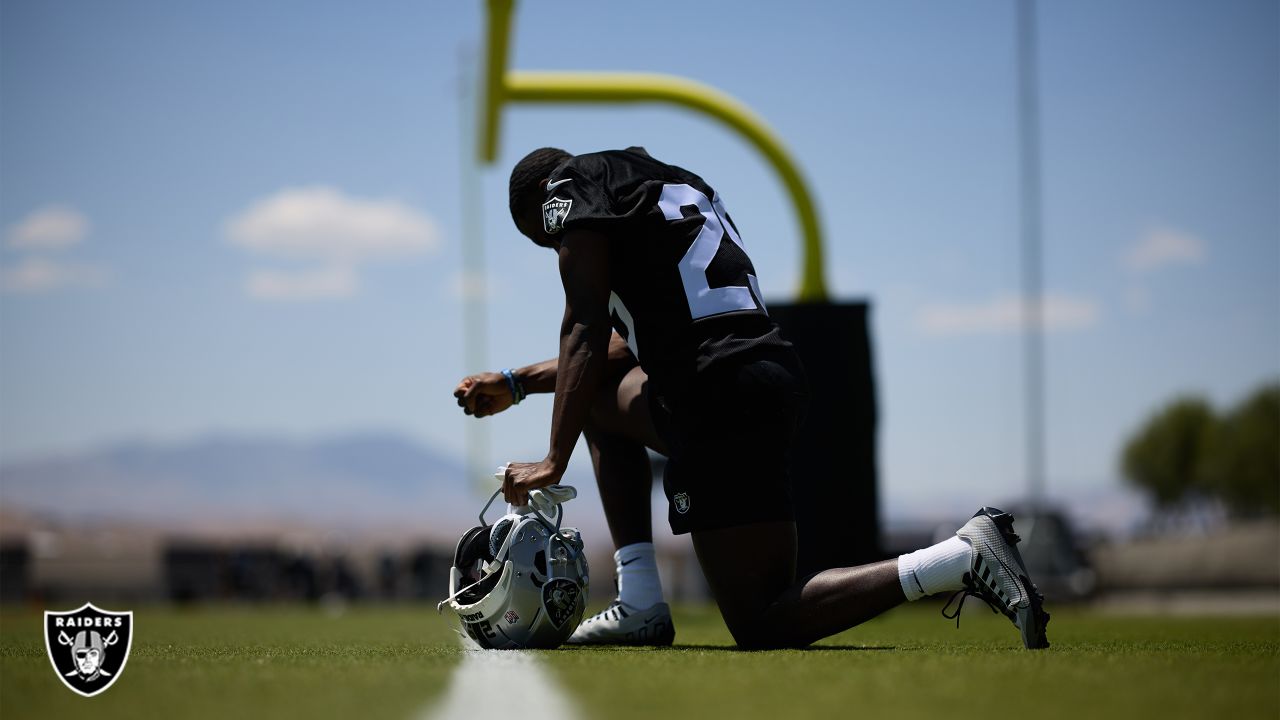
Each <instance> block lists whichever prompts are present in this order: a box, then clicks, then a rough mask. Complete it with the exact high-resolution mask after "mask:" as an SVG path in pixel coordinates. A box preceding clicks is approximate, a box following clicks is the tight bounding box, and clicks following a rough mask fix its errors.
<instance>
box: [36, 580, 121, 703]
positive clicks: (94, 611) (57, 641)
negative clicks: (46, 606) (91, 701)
mask: <svg viewBox="0 0 1280 720" xmlns="http://www.w3.org/2000/svg"><path fill="white" fill-rule="evenodd" d="M44 646H45V650H47V651H48V653H49V662H51V663H53V670H54V672H56V673H57V674H58V679H59V680H61V681H62V684H64V685H66V686H67V687H69V688H71V690H73V691H74V692H77V693H79V694H81V695H83V696H85V697H93V696H94V695H97V694H98V693H100V692H102V691H104V690H106V689H107V688H109V687H111V686H112V685H113V684H114V683H115V681H116V680H119V679H120V673H122V672H124V665H125V663H126V662H128V660H129V649H130V648H132V647H133V612H131V611H129V612H112V611H110V610H102V609H99V608H96V607H94V606H93V604H92V603H85V604H84V605H83V606H82V607H80V608H79V609H77V610H68V611H66V612H48V611H46V612H45V614H44Z"/></svg>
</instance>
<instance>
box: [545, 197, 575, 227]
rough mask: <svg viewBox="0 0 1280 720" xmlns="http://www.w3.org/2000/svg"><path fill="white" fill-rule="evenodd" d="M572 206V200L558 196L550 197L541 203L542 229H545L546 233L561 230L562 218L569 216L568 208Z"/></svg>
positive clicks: (562, 225)
mask: <svg viewBox="0 0 1280 720" xmlns="http://www.w3.org/2000/svg"><path fill="white" fill-rule="evenodd" d="M572 206H573V201H572V200H562V199H560V198H551V199H550V200H548V201H546V202H544V203H542V229H543V230H546V231H547V234H548V235H555V234H556V233H558V232H560V231H561V230H563V229H564V219H565V218H566V217H568V216H569V208H570V207H572Z"/></svg>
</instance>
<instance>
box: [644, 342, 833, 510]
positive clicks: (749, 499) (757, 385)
mask: <svg viewBox="0 0 1280 720" xmlns="http://www.w3.org/2000/svg"><path fill="white" fill-rule="evenodd" d="M808 397H809V393H808V386H807V383H806V380H805V376H804V369H803V367H802V366H801V364H800V359H799V358H798V357H797V356H796V354H795V352H794V351H792V350H789V349H779V350H771V351H769V352H768V353H765V354H763V355H760V354H755V355H754V356H752V357H750V358H745V359H737V358H729V359H726V360H724V361H722V363H721V364H720V365H718V366H712V367H711V368H708V369H707V370H706V371H704V372H701V373H699V374H698V376H697V379H696V380H695V381H694V382H693V383H692V384H691V386H690V388H689V389H688V390H687V391H685V392H683V393H680V394H679V395H676V396H671V395H654V396H650V398H649V406H650V412H651V413H652V416H653V423H654V427H655V429H656V430H657V432H658V434H659V435H660V436H661V437H662V439H663V440H664V441H665V442H666V443H667V448H668V449H669V450H670V455H669V456H668V458H667V467H666V472H665V474H664V475H663V482H662V485H663V489H664V490H665V491H666V494H667V502H668V505H669V509H668V516H669V519H670V522H671V531H672V532H674V533H675V534H677V535H681V534H684V533H687V532H691V531H697V530H716V529H719V528H726V527H734V526H738V525H750V524H753V523H759V522H769V521H776V520H794V519H795V508H794V505H793V502H792V499H791V474H790V457H791V447H792V442H793V441H794V439H795V434H796V431H797V429H798V428H799V427H800V424H801V422H802V421H803V419H804V414H805V411H806V409H807V407H808Z"/></svg>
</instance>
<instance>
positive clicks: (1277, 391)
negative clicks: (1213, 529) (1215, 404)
mask: <svg viewBox="0 0 1280 720" xmlns="http://www.w3.org/2000/svg"><path fill="white" fill-rule="evenodd" d="M1201 476H1202V478H1203V479H1204V482H1205V484H1206V485H1207V487H1208V489H1209V490H1210V491H1211V492H1213V493H1214V494H1215V495H1217V496H1218V497H1220V498H1222V500H1223V501H1224V502H1225V503H1226V504H1227V506H1228V507H1230V508H1231V511H1232V512H1233V513H1234V514H1236V515H1257V514H1259V513H1269V514H1273V515H1274V514H1280V383H1274V384H1271V385H1266V386H1264V387H1262V388H1260V389H1259V390H1258V391H1257V392H1255V393H1253V394H1252V395H1250V396H1249V397H1248V398H1246V399H1245V400H1244V401H1243V402H1241V403H1240V404H1239V405H1238V406H1236V407H1235V408H1233V409H1232V410H1231V412H1230V413H1228V414H1227V416H1226V417H1224V418H1223V419H1222V420H1221V421H1219V422H1218V423H1216V424H1215V426H1214V428H1213V430H1212V432H1211V434H1210V437H1209V441H1208V444H1207V447H1206V452H1205V457H1204V460H1203V465H1202V467H1201Z"/></svg>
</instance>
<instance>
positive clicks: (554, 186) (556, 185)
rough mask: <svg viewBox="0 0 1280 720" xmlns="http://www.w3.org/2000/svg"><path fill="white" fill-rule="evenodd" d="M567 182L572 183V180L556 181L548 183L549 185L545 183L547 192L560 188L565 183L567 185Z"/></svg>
mask: <svg viewBox="0 0 1280 720" xmlns="http://www.w3.org/2000/svg"><path fill="white" fill-rule="evenodd" d="M567 182H573V178H565V179H563V180H557V181H555V182H549V183H547V189H548V190H554V189H556V187H558V186H560V185H563V184H565V183H567Z"/></svg>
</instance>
